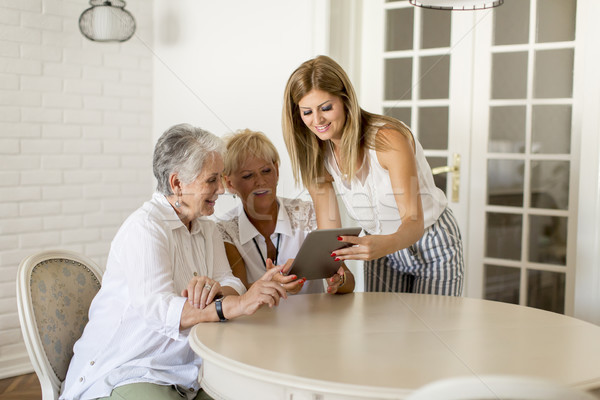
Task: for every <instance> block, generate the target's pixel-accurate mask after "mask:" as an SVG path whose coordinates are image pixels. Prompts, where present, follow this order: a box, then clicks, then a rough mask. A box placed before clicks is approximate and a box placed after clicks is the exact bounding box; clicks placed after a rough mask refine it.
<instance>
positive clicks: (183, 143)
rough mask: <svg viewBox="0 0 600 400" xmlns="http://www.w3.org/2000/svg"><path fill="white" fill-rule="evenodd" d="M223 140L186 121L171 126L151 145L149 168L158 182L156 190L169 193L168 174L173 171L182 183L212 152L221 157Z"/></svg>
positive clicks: (190, 178) (192, 176) (197, 172)
mask: <svg viewBox="0 0 600 400" xmlns="http://www.w3.org/2000/svg"><path fill="white" fill-rule="evenodd" d="M224 152H225V146H224V144H223V141H222V140H221V139H220V138H218V137H217V136H215V135H213V134H212V133H210V132H208V131H205V130H204V129H201V128H196V127H194V126H192V125H189V124H179V125H175V126H172V127H170V128H169V129H167V130H166V131H165V133H163V134H162V136H161V137H160V138H159V139H158V142H157V143H156V146H155V147H154V157H153V160H152V169H153V171H154V176H155V177H156V180H157V181H158V183H157V185H156V191H157V192H159V193H162V194H164V195H165V196H169V195H172V194H173V192H172V191H171V185H170V183H169V176H171V174H172V173H174V172H176V173H177V174H178V175H179V179H180V180H181V181H182V182H183V183H186V184H187V183H191V182H193V181H194V180H195V179H196V178H197V177H198V175H200V172H201V171H202V168H203V167H204V163H205V162H206V161H207V159H208V158H209V157H210V156H211V155H214V153H217V154H220V155H221V156H223V154H224Z"/></svg>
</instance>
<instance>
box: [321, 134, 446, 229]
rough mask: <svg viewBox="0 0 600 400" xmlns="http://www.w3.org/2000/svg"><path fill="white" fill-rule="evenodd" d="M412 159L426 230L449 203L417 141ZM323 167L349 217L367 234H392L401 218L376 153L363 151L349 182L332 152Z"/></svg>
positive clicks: (400, 222)
mask: <svg viewBox="0 0 600 400" xmlns="http://www.w3.org/2000/svg"><path fill="white" fill-rule="evenodd" d="M415 159H416V162H417V174H418V184H419V193H420V195H421V203H422V206H423V218H424V227H425V229H427V228H428V227H430V226H431V225H433V224H434V223H435V222H436V221H437V219H438V218H439V216H440V215H441V214H442V212H444V210H445V209H446V206H447V204H448V200H447V199H446V195H445V194H444V192H443V191H442V190H441V189H439V188H438V187H437V186H436V185H435V182H434V181H433V175H432V174H431V167H430V166H429V163H428V162H427V159H426V158H425V154H424V152H423V147H422V146H421V144H420V143H419V141H418V140H417V139H416V138H415ZM325 168H326V169H327V172H329V174H330V175H331V176H332V177H333V180H334V186H335V188H336V192H337V194H338V195H339V196H341V198H342V200H343V201H344V204H345V206H346V210H347V211H348V214H349V215H350V217H352V218H353V219H354V220H355V221H357V223H358V224H360V226H361V227H362V228H363V229H364V230H365V231H367V232H369V233H370V234H391V233H394V232H396V231H397V230H398V228H399V227H400V225H401V224H402V217H401V215H400V212H399V211H398V205H397V203H396V198H395V196H394V193H393V191H392V184H391V181H390V174H389V172H388V171H387V170H386V169H384V168H383V167H382V166H381V164H380V163H379V160H378V159H377V152H376V151H375V150H373V149H369V150H368V151H366V152H365V155H364V159H363V163H362V165H361V168H360V170H359V171H357V173H356V176H354V177H352V179H347V177H345V176H342V174H341V172H340V169H339V167H338V165H337V162H336V160H335V156H334V154H333V152H332V151H331V149H330V150H329V151H327V153H326V156H325Z"/></svg>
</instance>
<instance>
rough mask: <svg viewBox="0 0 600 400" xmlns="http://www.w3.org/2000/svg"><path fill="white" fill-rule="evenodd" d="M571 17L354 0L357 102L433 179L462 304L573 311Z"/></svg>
mask: <svg viewBox="0 0 600 400" xmlns="http://www.w3.org/2000/svg"><path fill="white" fill-rule="evenodd" d="M580 1H585V0H580ZM576 11H577V2H576V0H505V2H504V5H502V6H501V7H497V8H494V9H488V10H481V11H474V12H466V11H463V12H448V11H440V10H429V9H424V8H419V7H413V6H412V5H410V4H409V2H408V0H396V1H393V0H387V1H383V0H376V1H374V0H369V1H365V2H363V10H362V12H363V14H362V43H363V46H362V57H361V59H362V63H361V78H360V83H361V84H360V88H359V93H360V96H361V101H362V104H363V106H364V107H365V108H366V109H368V110H372V111H376V112H382V113H385V114H387V115H390V116H393V117H396V118H398V119H401V120H403V121H405V122H406V123H407V124H408V125H410V126H411V128H412V129H413V131H414V133H415V135H416V136H417V137H418V139H419V141H420V142H421V144H422V145H423V147H424V149H425V154H426V156H427V158H428V160H429V163H430V165H431V167H432V168H433V169H434V171H435V172H438V171H440V172H442V173H441V174H439V175H436V176H435V178H436V184H437V185H438V186H440V187H441V188H442V189H444V190H445V192H446V194H447V196H448V199H449V201H450V207H451V208H452V209H453V211H454V212H455V214H456V215H457V218H458V220H459V225H460V227H461V230H462V233H463V239H464V244H465V262H466V266H467V274H466V279H467V281H466V286H465V295H467V296H469V297H480V298H486V299H490V300H498V301H504V302H509V303H515V304H522V305H528V306H532V307H537V308H542V309H546V310H549V311H554V312H558V313H568V314H570V313H572V308H573V288H574V270H575V267H574V266H575V260H574V256H575V244H576V242H575V239H576V238H575V236H576V233H577V228H576V205H577V204H576V201H574V200H575V197H574V196H575V195H576V193H575V190H574V189H573V188H574V187H576V186H577V178H578V176H577V171H578V160H577V157H574V155H575V154H577V152H576V150H577V143H578V138H577V137H576V135H575V134H574V132H575V130H574V129H573V126H574V121H573V118H572V115H573V106H574V98H575V96H576V95H577V93H576V92H575V91H574V83H573V82H574V68H575V51H576V50H577V46H576V43H577V42H576V32H577V24H576V16H577V12H576ZM446 166H447V167H446ZM445 167H446V168H445ZM443 171H447V172H448V173H447V174H446V173H445V172H443Z"/></svg>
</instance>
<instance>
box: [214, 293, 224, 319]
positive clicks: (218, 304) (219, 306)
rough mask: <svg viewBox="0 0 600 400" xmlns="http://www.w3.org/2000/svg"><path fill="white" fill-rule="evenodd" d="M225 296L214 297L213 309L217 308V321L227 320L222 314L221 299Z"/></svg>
mask: <svg viewBox="0 0 600 400" xmlns="http://www.w3.org/2000/svg"><path fill="white" fill-rule="evenodd" d="M224 298H225V297H219V298H217V299H215V309H216V310H217V316H218V317H219V322H225V321H227V318H225V315H224V314H223V299H224Z"/></svg>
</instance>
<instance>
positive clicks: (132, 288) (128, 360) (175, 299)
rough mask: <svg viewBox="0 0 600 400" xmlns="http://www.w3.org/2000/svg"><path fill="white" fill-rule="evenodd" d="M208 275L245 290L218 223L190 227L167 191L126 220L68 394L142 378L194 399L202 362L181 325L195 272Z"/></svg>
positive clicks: (90, 395)
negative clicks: (231, 263)
mask: <svg viewBox="0 0 600 400" xmlns="http://www.w3.org/2000/svg"><path fill="white" fill-rule="evenodd" d="M195 275H198V276H209V277H211V278H212V279H214V280H216V281H218V282H219V283H220V284H221V285H222V286H230V287H232V288H233V289H235V290H236V291H237V292H238V293H240V294H243V293H244V292H245V291H246V289H245V287H244V285H243V284H242V282H241V281H240V280H239V279H237V278H236V277H234V276H233V274H232V273H231V269H230V268H229V263H228V261H227V257H226V255H225V248H224V246H223V241H222V240H221V235H220V233H219V230H218V229H217V227H216V225H215V223H214V222H213V221H211V220H208V219H206V218H198V219H196V220H194V221H192V228H191V232H190V231H188V229H187V228H186V227H185V226H184V225H183V223H182V222H181V220H180V219H179V217H178V216H177V214H176V213H175V210H173V208H172V207H171V205H170V204H169V202H168V201H167V200H166V198H165V197H164V195H162V194H158V193H155V194H154V196H153V197H152V199H151V200H150V201H148V202H146V203H144V205H143V206H142V207H141V208H139V209H138V210H136V211H135V212H134V213H133V214H131V215H130V216H129V218H127V220H126V221H125V222H124V223H123V225H122V226H121V228H120V229H119V231H118V232H117V234H116V236H115V238H114V239H113V241H112V244H111V249H110V253H109V256H108V261H107V266H106V272H105V274H104V276H103V278H102V287H101V289H100V291H99V292H98V294H97V295H96V297H95V298H94V300H93V301H92V304H91V307H90V312H89V318H90V320H89V322H88V324H87V325H86V327H85V330H84V332H83V335H82V337H81V338H80V339H79V340H78V341H77V342H76V343H75V346H74V349H73V350H74V355H73V358H72V360H71V364H70V366H69V370H68V372H67V377H66V380H65V382H64V383H63V390H62V394H61V397H60V398H61V399H95V398H98V397H105V396H109V395H110V393H111V391H112V389H113V388H114V387H116V386H121V385H125V384H130V383H136V382H150V383H156V384H162V385H173V384H175V385H178V386H180V387H181V388H182V389H183V390H184V391H187V394H188V397H189V398H193V397H194V396H195V395H196V391H197V390H198V388H199V386H198V372H199V367H200V364H201V362H202V360H201V359H200V358H199V357H198V356H197V355H196V354H195V353H194V352H193V351H192V349H191V348H190V346H189V344H188V341H187V335H188V333H189V330H185V331H180V330H179V324H180V318H181V312H182V309H183V305H184V303H185V301H186V298H185V297H181V295H180V293H181V291H182V290H183V289H185V288H186V287H187V284H188V282H189V281H190V280H191V279H192V278H193V277H194V276H195Z"/></svg>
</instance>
